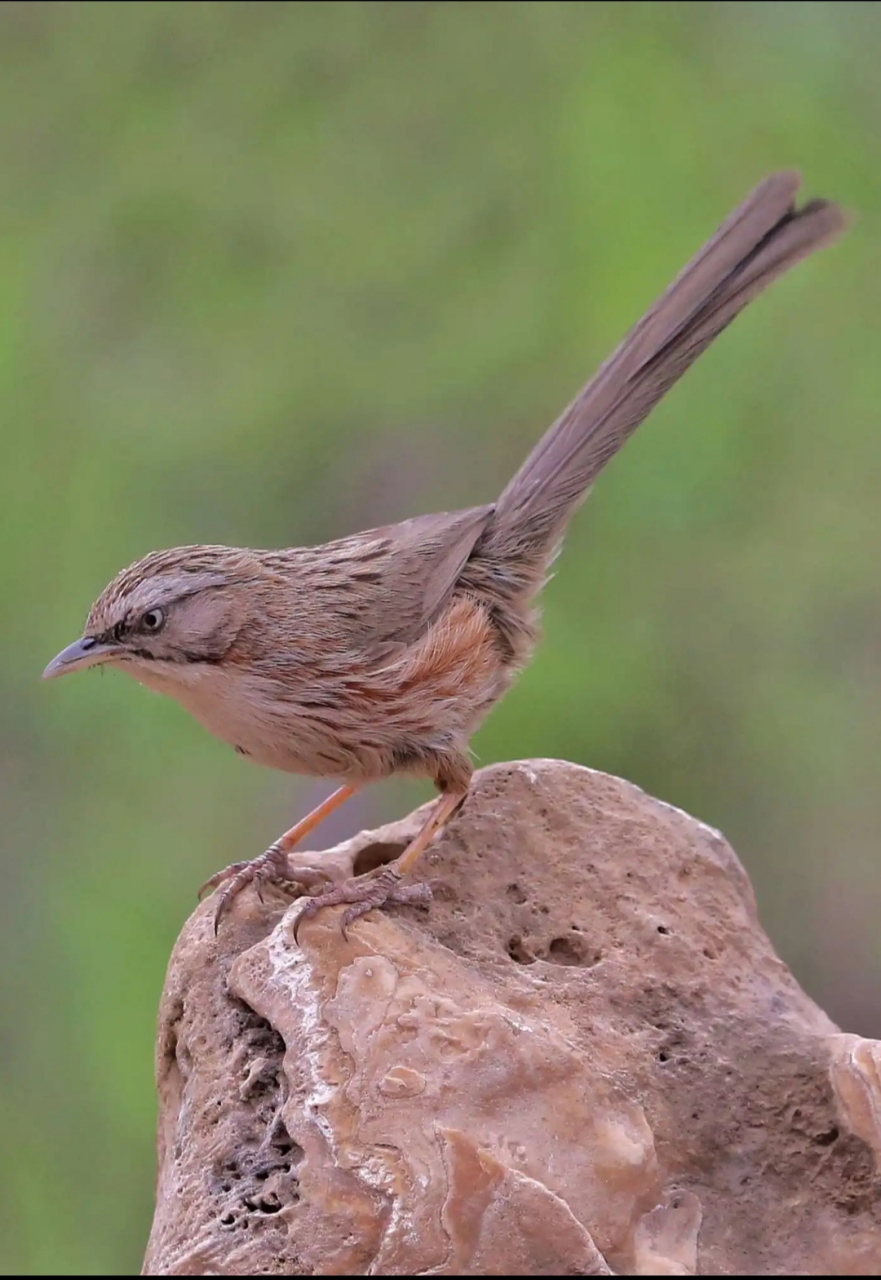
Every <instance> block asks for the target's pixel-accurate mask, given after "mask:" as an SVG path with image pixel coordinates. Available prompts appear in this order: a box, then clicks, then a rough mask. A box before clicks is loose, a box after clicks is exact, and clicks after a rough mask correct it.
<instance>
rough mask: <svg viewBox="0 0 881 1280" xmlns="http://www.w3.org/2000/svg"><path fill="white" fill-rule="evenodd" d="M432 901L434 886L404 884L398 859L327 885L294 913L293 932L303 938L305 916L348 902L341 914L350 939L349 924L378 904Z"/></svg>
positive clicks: (341, 929) (311, 916)
mask: <svg viewBox="0 0 881 1280" xmlns="http://www.w3.org/2000/svg"><path fill="white" fill-rule="evenodd" d="M401 902H423V903H428V902H431V888H430V887H429V885H427V884H402V883H401V873H400V872H399V871H398V870H397V868H396V867H395V865H394V863H392V864H391V866H388V867H385V868H384V869H383V870H382V871H381V872H380V873H379V875H363V876H356V877H355V878H354V879H352V880H344V881H343V882H342V884H335V885H333V886H331V888H330V889H325V891H324V893H320V894H319V895H318V896H317V897H316V898H311V899H310V900H309V901H308V902H307V903H306V904H305V906H303V907H301V908H300V910H299V911H298V912H297V914H296V916H295V917H294V922H293V927H292V933H293V938H294V941H295V942H299V932H300V926H301V925H302V924H303V921H304V920H311V919H313V917H315V916H317V915H318V913H319V911H323V910H324V908H325V907H336V906H340V905H342V904H344V903H345V904H348V907H347V910H346V911H344V912H343V914H342V915H341V916H340V932H341V933H342V935H343V937H344V939H345V940H346V942H348V940H349V932H348V929H349V925H350V924H352V923H353V922H354V921H355V920H357V919H358V918H359V916H363V915H366V914H367V912H368V911H372V910H373V908H374V907H384V906H386V904H387V903H401Z"/></svg>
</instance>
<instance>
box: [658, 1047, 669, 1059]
mask: <svg viewBox="0 0 881 1280" xmlns="http://www.w3.org/2000/svg"><path fill="white" fill-rule="evenodd" d="M669 1061H670V1055H669V1053H668V1052H667V1050H666V1049H662V1050H661V1052H660V1053H659V1054H658V1062H669Z"/></svg>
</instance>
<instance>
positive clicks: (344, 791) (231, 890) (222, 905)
mask: <svg viewBox="0 0 881 1280" xmlns="http://www.w3.org/2000/svg"><path fill="white" fill-rule="evenodd" d="M357 790H358V788H357V787H351V786H348V785H346V786H343V787H337V789H336V791H334V792H332V794H331V795H329V796H328V797H327V799H326V800H322V802H321V804H320V805H318V806H317V807H316V808H314V809H313V810H312V812H311V813H307V814H306V816H305V818H301V819H300V821H299V822H298V823H297V824H296V826H293V827H291V829H290V831H286V832H285V833H284V835H283V836H279V838H278V839H277V840H276V841H275V842H274V844H271V845H270V846H269V848H268V849H267V850H266V852H265V853H261V854H260V856H259V858H251V859H250V861H247V862H232V863H230V865H229V866H228V867H224V869H223V870H222V871H217V872H216V873H215V874H214V875H213V876H211V877H210V878H209V879H208V880H206V881H205V883H204V884H203V885H202V887H201V889H200V890H199V897H200V898H201V896H202V894H203V893H204V892H205V890H206V889H216V888H218V887H219V886H220V885H223V886H224V887H223V889H222V890H221V892H220V893H219V894H218V898H217V910H216V911H215V913H214V932H215V933H216V932H217V928H218V925H219V924H220V920H221V917H222V916H223V915H224V913H225V912H226V910H227V908H228V906H229V904H230V903H231V902H232V900H233V898H234V897H236V895H237V894H238V893H240V892H241V891H242V889H244V887H245V885H246V884H250V883H251V882H252V881H253V882H254V883H255V885H256V887H257V892H258V893H259V892H260V888H261V885H264V884H267V883H270V882H272V881H276V882H278V881H281V882H284V881H297V882H299V883H300V884H302V885H304V887H306V888H307V889H311V888H313V887H314V885H315V884H316V883H317V882H318V881H319V880H322V879H325V878H326V877H324V876H322V875H321V873H320V872H314V871H308V870H306V869H305V868H304V869H303V870H300V871H296V872H294V873H293V874H292V873H291V871H290V868H289V867H288V854H289V853H290V851H291V850H292V849H294V848H295V847H296V846H297V845H298V844H299V843H300V841H301V840H303V839H305V837H306V836H307V835H308V834H309V832H310V831H314V830H315V828H316V827H317V826H318V824H319V823H320V822H323V821H324V819H325V818H326V817H327V816H328V814H331V813H333V811H334V809H338V808H339V807H340V805H341V804H343V803H344V802H345V801H346V800H348V799H349V797H350V796H353V795H354V794H355V792H356V791H357Z"/></svg>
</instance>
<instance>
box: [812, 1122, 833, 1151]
mask: <svg viewBox="0 0 881 1280" xmlns="http://www.w3.org/2000/svg"><path fill="white" fill-rule="evenodd" d="M838 1137H839V1134H838V1129H837V1127H836V1126H835V1125H833V1126H832V1128H831V1129H829V1130H828V1131H827V1132H826V1133H818V1134H817V1136H816V1138H814V1142H815V1143H816V1144H817V1146H818V1147H831V1146H832V1143H833V1142H837V1141H838Z"/></svg>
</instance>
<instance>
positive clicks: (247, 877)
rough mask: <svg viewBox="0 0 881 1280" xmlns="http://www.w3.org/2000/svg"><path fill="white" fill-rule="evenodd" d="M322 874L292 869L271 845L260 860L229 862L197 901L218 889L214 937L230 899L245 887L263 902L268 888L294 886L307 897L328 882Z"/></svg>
mask: <svg viewBox="0 0 881 1280" xmlns="http://www.w3.org/2000/svg"><path fill="white" fill-rule="evenodd" d="M330 878H331V877H330V876H329V875H328V874H327V872H325V871H320V870H317V869H314V868H312V867H297V868H296V869H294V868H292V867H291V866H290V865H289V863H288V857H287V854H286V853H285V852H284V850H282V849H279V848H277V846H276V845H270V847H269V848H268V849H267V850H266V852H265V853H261V854H260V857H259V858H251V859H250V860H249V861H247V862H231V863H230V865H229V866H228V867H224V868H223V870H222V871H217V872H215V874H214V875H213V876H210V877H209V878H208V879H207V880H206V881H205V883H204V884H203V885H202V887H201V889H200V890H199V897H200V898H201V897H202V895H203V894H204V893H205V892H206V891H207V890H208V889H220V893H219V894H218V895H217V908H216V910H215V912H214V932H215V934H216V933H217V930H218V928H219V927H220V921H221V919H222V918H223V916H224V915H225V914H226V912H227V910H228V909H229V906H230V903H231V902H232V900H233V898H236V897H237V896H238V895H239V894H240V893H241V891H242V890H243V889H244V887H245V885H247V884H253V885H254V888H255V889H256V890H257V896H258V897H259V898H260V901H261V902H262V901H263V886H264V885H267V884H293V885H295V886H297V887H298V888H299V889H300V891H301V892H305V893H309V892H311V890H313V889H314V888H315V887H316V886H317V885H319V884H322V883H325V882H327V881H328V880H330Z"/></svg>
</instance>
